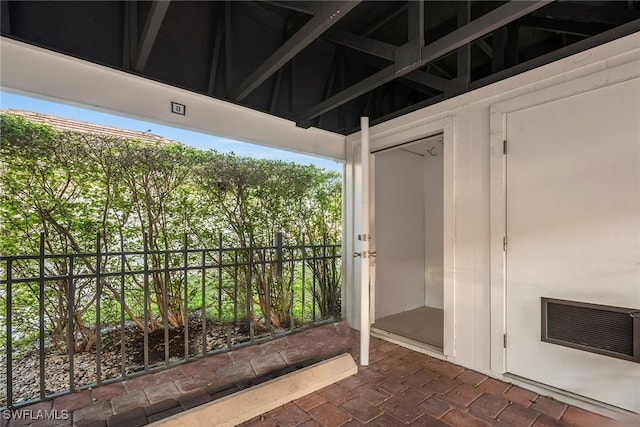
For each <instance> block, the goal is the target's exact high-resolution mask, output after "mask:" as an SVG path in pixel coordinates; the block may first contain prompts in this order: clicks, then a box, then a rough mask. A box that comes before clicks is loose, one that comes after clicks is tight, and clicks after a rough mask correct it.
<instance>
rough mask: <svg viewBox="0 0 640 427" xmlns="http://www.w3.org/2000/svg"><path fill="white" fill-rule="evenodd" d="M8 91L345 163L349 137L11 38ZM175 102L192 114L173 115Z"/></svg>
mask: <svg viewBox="0 0 640 427" xmlns="http://www.w3.org/2000/svg"><path fill="white" fill-rule="evenodd" d="M0 59H1V61H0V62H1V64H0V66H1V68H0V84H1V85H2V87H3V90H8V91H11V92H15V93H22V94H28V95H31V96H37V97H40V98H44V99H49V100H53V101H56V102H64V103H68V104H73V105H77V106H80V107H83V108H89V109H93V110H97V111H102V112H108V113H115V114H120V115H122V116H125V117H131V118H135V119H142V120H147V121H151V122H156V123H160V124H166V125H169V126H175V127H179V128H182V129H189V130H193V131H196V132H204V133H207V134H211V135H216V136H221V137H225V138H230V139H234V140H237V141H244V142H251V143H255V144H260V145H266V146H271V147H275V148H280V149H284V150H289V151H295V152H300V153H305V154H310V155H315V156H319V157H324V158H328V159H332V160H345V137H344V136H343V135H339V134H336V133H332V132H328V131H324V130H320V129H316V128H309V129H303V128H300V127H297V126H296V124H295V123H294V122H292V121H289V120H285V119H282V118H279V117H275V116H272V115H269V114H266V113H261V112H259V111H255V110H252V109H249V108H246V107H242V106H240V105H236V104H232V103H230V102H226V101H221V100H219V99H215V98H211V97H209V96H205V95H202V94H198V93H195V92H190V91H187V90H185V89H180V88H177V87H173V86H169V85H166V84H164V83H160V82H157V81H153V80H150V79H147V78H143V77H140V76H137V75H134V74H129V73H125V72H122V71H118V70H115V69H112V68H108V67H105V66H101V65H97V64H94V63H91V62H87V61H83V60H80V59H77V58H73V57H70V56H66V55H62V54H60V53H56V52H53V51H49V50H46V49H42V48H39V47H35V46H31V45H29V44H26V43H21V42H18V41H15V40H11V39H8V38H5V37H1V38H0ZM171 101H176V102H179V103H181V104H184V105H186V115H185V116H182V115H178V114H172V113H171V109H170V106H171Z"/></svg>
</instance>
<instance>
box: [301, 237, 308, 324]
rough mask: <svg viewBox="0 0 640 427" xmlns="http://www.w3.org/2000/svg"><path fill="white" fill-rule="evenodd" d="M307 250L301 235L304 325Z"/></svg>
mask: <svg viewBox="0 0 640 427" xmlns="http://www.w3.org/2000/svg"><path fill="white" fill-rule="evenodd" d="M306 258H307V248H306V247H305V235H304V233H302V314H301V316H302V320H301V323H302V324H303V325H304V292H305V288H306V283H305V279H306V277H305V272H306V270H307V266H306V264H307V259H306Z"/></svg>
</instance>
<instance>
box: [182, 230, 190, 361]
mask: <svg viewBox="0 0 640 427" xmlns="http://www.w3.org/2000/svg"><path fill="white" fill-rule="evenodd" d="M187 237H188V236H187V233H184V242H183V243H184V244H183V247H184V264H183V267H184V358H185V359H188V358H189V320H190V319H189V292H188V289H187V285H188V284H189V273H188V270H187V264H188V261H189V259H188V258H189V253H188V251H187V245H188V242H187Z"/></svg>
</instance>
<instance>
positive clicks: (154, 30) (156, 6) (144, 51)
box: [134, 1, 170, 72]
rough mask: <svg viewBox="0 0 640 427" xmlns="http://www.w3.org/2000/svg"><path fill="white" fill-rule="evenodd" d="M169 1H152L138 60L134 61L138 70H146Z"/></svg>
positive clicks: (137, 55)
mask: <svg viewBox="0 0 640 427" xmlns="http://www.w3.org/2000/svg"><path fill="white" fill-rule="evenodd" d="M169 4H170V2H169V1H154V2H152V3H151V9H150V10H149V16H148V17H147V21H146V23H145V25H144V30H142V36H141V38H140V43H139V44H138V49H137V53H136V60H135V62H134V69H135V70H136V71H138V72H140V71H142V70H144V67H145V66H146V65H147V61H148V60H149V55H150V54H151V48H153V44H154V43H155V42H156V37H157V36H158V32H159V31H160V25H162V21H163V20H164V16H165V15H166V13H167V9H169Z"/></svg>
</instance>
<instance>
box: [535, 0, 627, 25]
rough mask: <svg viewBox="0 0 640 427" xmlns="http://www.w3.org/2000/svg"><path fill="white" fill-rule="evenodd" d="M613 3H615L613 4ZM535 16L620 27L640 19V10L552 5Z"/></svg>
mask: <svg viewBox="0 0 640 427" xmlns="http://www.w3.org/2000/svg"><path fill="white" fill-rule="evenodd" d="M611 3H613V2H611ZM533 15H534V16H541V17H549V16H551V17H554V18H556V19H561V18H567V19H568V20H571V21H578V22H586V23H589V24H592V23H602V24H611V25H620V24H621V23H623V22H628V21H629V20H631V19H638V18H640V10H633V9H628V8H625V9H616V8H615V7H606V6H605V7H603V6H600V5H598V4H595V2H594V4H581V3H575V2H567V3H564V2H562V3H558V2H555V3H552V4H550V5H548V6H547V7H545V8H544V9H543V10H540V11H539V12H537V13H533Z"/></svg>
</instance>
